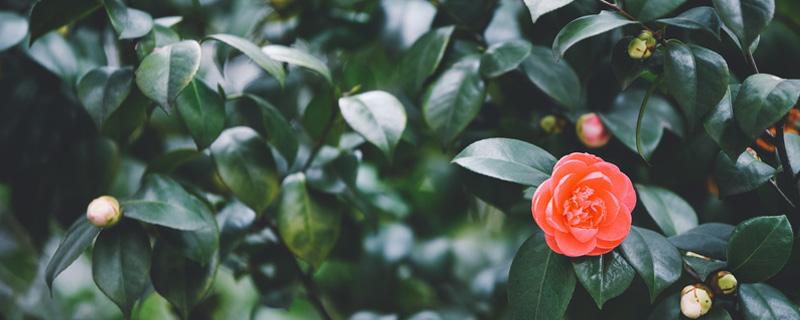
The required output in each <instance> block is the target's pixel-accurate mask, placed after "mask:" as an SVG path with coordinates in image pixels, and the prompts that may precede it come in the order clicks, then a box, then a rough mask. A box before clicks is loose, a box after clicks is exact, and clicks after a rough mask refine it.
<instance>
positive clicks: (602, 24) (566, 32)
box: [553, 11, 636, 56]
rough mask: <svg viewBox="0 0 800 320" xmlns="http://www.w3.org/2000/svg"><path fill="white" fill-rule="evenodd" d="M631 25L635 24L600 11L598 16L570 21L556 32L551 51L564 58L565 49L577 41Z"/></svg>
mask: <svg viewBox="0 0 800 320" xmlns="http://www.w3.org/2000/svg"><path fill="white" fill-rule="evenodd" d="M631 23H636V22H635V21H631V20H628V18H625V17H623V16H622V15H621V14H619V13H616V12H612V11H600V13H598V14H594V15H590V16H583V17H580V18H578V19H575V20H572V22H570V23H568V24H567V25H566V26H564V28H562V29H561V31H559V32H558V35H556V39H555V40H554V41H553V51H554V52H555V54H556V55H558V56H564V53H565V52H567V49H569V48H570V47H572V45H574V44H576V43H578V41H581V40H583V39H586V38H590V37H593V36H596V35H598V34H601V33H604V32H607V31H610V30H614V29H616V28H619V27H621V26H624V25H628V24H631Z"/></svg>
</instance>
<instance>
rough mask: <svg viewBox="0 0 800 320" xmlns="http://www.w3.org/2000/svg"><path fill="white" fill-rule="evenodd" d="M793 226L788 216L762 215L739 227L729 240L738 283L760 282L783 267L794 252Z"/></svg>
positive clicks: (729, 258)
mask: <svg viewBox="0 0 800 320" xmlns="http://www.w3.org/2000/svg"><path fill="white" fill-rule="evenodd" d="M792 239H793V234H792V226H791V225H790V224H789V219H787V218H786V216H763V217H756V218H752V219H749V220H747V221H744V222H742V223H740V224H739V225H738V226H736V230H734V231H733V234H732V235H731V239H730V241H729V242H728V249H727V253H728V265H729V266H730V270H731V272H732V273H733V274H735V275H736V278H737V279H738V280H739V282H745V283H751V282H760V281H764V280H767V279H769V278H771V277H772V276H774V275H776V274H778V272H780V271H781V269H783V265H785V264H786V261H788V260H789V256H790V255H791V253H792Z"/></svg>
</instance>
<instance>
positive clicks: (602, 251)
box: [586, 247, 614, 256]
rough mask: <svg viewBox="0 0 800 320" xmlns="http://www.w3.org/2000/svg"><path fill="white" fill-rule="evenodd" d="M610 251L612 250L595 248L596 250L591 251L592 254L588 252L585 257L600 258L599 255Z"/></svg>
mask: <svg viewBox="0 0 800 320" xmlns="http://www.w3.org/2000/svg"><path fill="white" fill-rule="evenodd" d="M611 250H614V248H600V247H597V248H594V250H592V252H589V253H588V254H586V255H587V256H600V255H604V254H606V253H609V252H611Z"/></svg>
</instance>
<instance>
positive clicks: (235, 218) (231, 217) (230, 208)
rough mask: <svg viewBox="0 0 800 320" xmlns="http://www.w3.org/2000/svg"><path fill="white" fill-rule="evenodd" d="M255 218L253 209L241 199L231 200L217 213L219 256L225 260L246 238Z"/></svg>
mask: <svg viewBox="0 0 800 320" xmlns="http://www.w3.org/2000/svg"><path fill="white" fill-rule="evenodd" d="M255 220H256V213H255V212H253V209H250V208H248V207H247V206H246V205H244V204H243V203H241V202H239V201H231V202H230V203H228V205H226V206H225V207H224V208H222V210H221V211H220V212H219V213H218V214H217V224H218V225H219V226H220V232H219V233H220V234H219V256H220V257H221V258H222V259H223V260H224V258H225V257H226V256H227V255H228V254H229V253H230V252H231V251H233V249H235V248H236V246H237V245H238V244H239V242H240V241H241V240H242V239H244V237H245V236H246V235H247V231H248V230H249V229H250V227H251V226H252V225H253V222H254V221H255Z"/></svg>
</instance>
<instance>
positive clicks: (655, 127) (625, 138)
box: [600, 90, 684, 158]
mask: <svg viewBox="0 0 800 320" xmlns="http://www.w3.org/2000/svg"><path fill="white" fill-rule="evenodd" d="M644 94H645V92H644V91H643V90H627V91H623V92H622V93H620V94H619V95H618V96H617V98H616V99H614V102H613V103H612V105H611V110H609V111H607V112H604V113H601V114H600V118H601V119H602V120H603V123H604V124H605V125H606V127H607V128H608V130H610V131H611V133H613V134H614V136H615V137H617V139H619V140H620V141H621V142H622V143H623V144H625V146H627V147H628V148H629V149H631V150H633V151H634V152H636V118H637V117H638V115H639V107H640V106H641V104H642V99H644ZM647 105H648V107H647V112H646V113H645V114H644V118H643V119H642V128H641V132H640V139H641V141H642V151H643V153H644V155H645V156H646V157H647V158H650V156H651V155H652V154H653V151H655V149H656V147H658V144H659V142H661V137H662V136H663V134H664V129H669V130H670V131H672V132H674V133H675V134H677V135H678V136H683V131H684V129H683V119H681V116H680V114H678V113H677V112H676V110H675V108H674V107H673V106H672V105H671V104H670V103H669V101H667V100H666V99H664V98H663V97H661V96H659V95H656V94H653V95H652V96H651V97H650V100H649V101H648V103H647Z"/></svg>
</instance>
